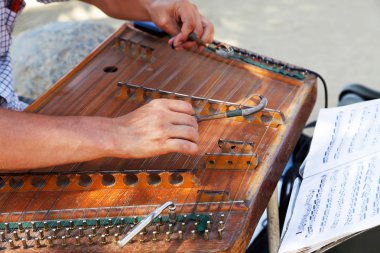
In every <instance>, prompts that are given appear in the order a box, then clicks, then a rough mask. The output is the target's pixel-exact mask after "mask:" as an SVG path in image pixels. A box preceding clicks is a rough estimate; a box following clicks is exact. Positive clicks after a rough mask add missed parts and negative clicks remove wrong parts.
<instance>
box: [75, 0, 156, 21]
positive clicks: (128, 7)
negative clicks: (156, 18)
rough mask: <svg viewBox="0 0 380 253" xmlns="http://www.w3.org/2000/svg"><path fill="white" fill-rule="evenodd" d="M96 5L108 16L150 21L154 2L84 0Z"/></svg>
mask: <svg viewBox="0 0 380 253" xmlns="http://www.w3.org/2000/svg"><path fill="white" fill-rule="evenodd" d="M82 1H83V2H87V3H89V4H92V5H95V6H96V7H98V8H99V9H101V10H102V11H103V12H104V13H106V14H107V15H108V16H111V17H114V18H117V19H125V20H136V21H137V20H140V21H149V20H150V19H151V16H150V13H149V11H148V10H149V9H150V6H151V4H152V3H153V2H154V0H82Z"/></svg>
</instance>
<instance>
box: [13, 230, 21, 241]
mask: <svg viewBox="0 0 380 253" xmlns="http://www.w3.org/2000/svg"><path fill="white" fill-rule="evenodd" d="M13 239H14V240H15V241H18V240H20V237H19V236H18V233H17V231H13Z"/></svg>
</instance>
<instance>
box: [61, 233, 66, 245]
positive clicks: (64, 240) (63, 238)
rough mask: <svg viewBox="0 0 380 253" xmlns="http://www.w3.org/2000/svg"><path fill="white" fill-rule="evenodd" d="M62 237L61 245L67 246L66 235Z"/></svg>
mask: <svg viewBox="0 0 380 253" xmlns="http://www.w3.org/2000/svg"><path fill="white" fill-rule="evenodd" d="M61 238H62V242H61V245H62V246H63V247H65V246H67V239H66V236H64V235H63V236H62V237H61Z"/></svg>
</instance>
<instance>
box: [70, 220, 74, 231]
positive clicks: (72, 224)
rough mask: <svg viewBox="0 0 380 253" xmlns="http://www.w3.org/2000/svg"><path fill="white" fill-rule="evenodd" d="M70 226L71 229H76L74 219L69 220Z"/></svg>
mask: <svg viewBox="0 0 380 253" xmlns="http://www.w3.org/2000/svg"><path fill="white" fill-rule="evenodd" d="M69 228H70V229H71V230H73V229H74V221H72V220H71V221H69Z"/></svg>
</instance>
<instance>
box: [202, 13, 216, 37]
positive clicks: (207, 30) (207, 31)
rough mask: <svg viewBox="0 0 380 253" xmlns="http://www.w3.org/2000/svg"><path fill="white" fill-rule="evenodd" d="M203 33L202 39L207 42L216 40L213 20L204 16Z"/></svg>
mask: <svg viewBox="0 0 380 253" xmlns="http://www.w3.org/2000/svg"><path fill="white" fill-rule="evenodd" d="M202 24H203V27H204V29H203V35H202V37H201V39H202V40H203V41H204V42H206V43H211V42H212V41H213V40H214V25H213V24H212V22H211V21H209V20H208V19H206V18H205V17H202Z"/></svg>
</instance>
